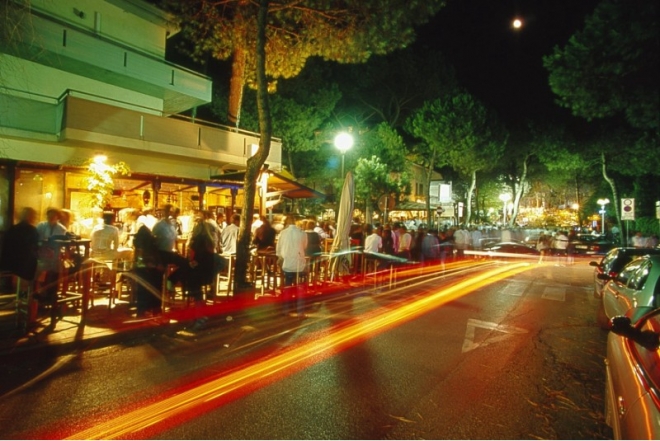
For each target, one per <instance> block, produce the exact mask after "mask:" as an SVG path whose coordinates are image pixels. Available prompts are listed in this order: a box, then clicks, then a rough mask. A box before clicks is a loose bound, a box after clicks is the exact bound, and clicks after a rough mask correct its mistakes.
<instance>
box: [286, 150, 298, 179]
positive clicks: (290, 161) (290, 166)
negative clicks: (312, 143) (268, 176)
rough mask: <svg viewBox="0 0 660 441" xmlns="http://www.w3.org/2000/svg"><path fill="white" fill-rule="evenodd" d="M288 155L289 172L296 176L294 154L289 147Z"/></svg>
mask: <svg viewBox="0 0 660 441" xmlns="http://www.w3.org/2000/svg"><path fill="white" fill-rule="evenodd" d="M286 156H287V158H288V159H289V173H291V174H292V175H293V176H295V175H296V171H295V170H294V169H293V156H292V155H291V150H289V149H287V151H286Z"/></svg>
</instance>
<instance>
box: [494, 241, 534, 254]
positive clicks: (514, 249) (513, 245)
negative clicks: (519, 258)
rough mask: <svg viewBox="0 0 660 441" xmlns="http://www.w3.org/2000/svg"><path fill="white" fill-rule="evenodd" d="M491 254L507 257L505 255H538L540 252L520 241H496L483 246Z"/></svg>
mask: <svg viewBox="0 0 660 441" xmlns="http://www.w3.org/2000/svg"><path fill="white" fill-rule="evenodd" d="M484 251H486V252H487V253H488V255H491V256H499V257H507V255H521V254H522V255H529V256H539V255H540V254H541V253H540V252H539V250H537V249H536V248H535V247H531V246H529V245H526V244H524V243H522V242H513V241H511V242H497V243H494V244H490V245H488V246H486V247H485V248H484Z"/></svg>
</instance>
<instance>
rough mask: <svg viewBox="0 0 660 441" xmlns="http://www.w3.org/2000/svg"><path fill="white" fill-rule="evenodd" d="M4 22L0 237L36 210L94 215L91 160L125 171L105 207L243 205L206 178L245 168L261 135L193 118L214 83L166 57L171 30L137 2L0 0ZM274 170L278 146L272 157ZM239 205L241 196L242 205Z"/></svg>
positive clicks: (0, 44) (233, 191)
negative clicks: (22, 213) (25, 212)
mask: <svg viewBox="0 0 660 441" xmlns="http://www.w3.org/2000/svg"><path fill="white" fill-rule="evenodd" d="M5 3H6V5H5V6H3V7H5V8H7V13H6V14H3V19H4V17H7V18H6V20H7V21H8V22H6V23H2V24H0V26H5V29H10V28H11V29H12V30H14V32H12V33H11V36H9V35H10V33H9V32H3V34H2V38H3V41H0V231H4V230H6V229H7V228H8V227H9V225H11V223H12V222H13V218H15V216H16V213H17V212H18V211H19V210H20V209H21V207H24V206H31V207H33V208H35V209H37V211H38V212H39V213H40V215H41V216H42V219H43V216H44V214H45V210H46V208H47V207H50V206H54V207H61V208H68V209H71V210H73V211H74V212H77V213H78V214H79V216H80V217H82V218H86V217H88V216H93V214H92V213H91V211H90V210H91V208H90V206H89V204H88V203H87V201H88V200H89V196H90V195H89V193H90V191H89V189H88V187H89V185H88V183H89V181H88V178H89V172H88V171H89V170H88V168H89V164H90V163H91V161H92V159H93V158H94V157H95V156H97V155H103V156H104V157H105V158H107V159H106V160H107V164H109V165H113V164H119V163H123V164H126V166H127V168H128V169H129V170H130V174H128V175H124V176H115V177H114V180H113V181H114V182H113V190H114V191H113V192H112V198H111V201H110V203H109V206H110V207H109V208H112V209H113V210H117V211H120V210H122V209H124V208H132V209H135V210H141V209H144V208H158V207H159V206H162V205H163V204H165V203H171V204H173V205H175V206H177V207H179V208H180V209H181V210H182V211H189V210H195V209H202V208H217V209H220V210H221V209H222V208H224V207H233V206H234V205H237V206H240V191H237V188H236V186H235V185H233V186H232V185H227V184H223V183H221V182H217V180H215V179H212V178H211V177H212V176H218V175H222V174H223V173H232V172H237V171H241V170H244V169H245V164H246V160H247V158H248V157H249V156H250V155H252V154H253V153H254V151H255V149H256V147H257V145H258V143H259V137H258V134H255V133H250V132H246V131H241V130H237V129H232V128H228V127H223V126H219V125H215V124H211V123H206V122H203V121H199V120H196V119H195V118H194V116H186V115H184V113H186V112H187V113H188V114H189V115H194V114H195V111H194V109H196V108H197V107H198V106H201V105H204V104H208V103H210V101H211V96H212V95H211V92H212V83H211V80H210V79H209V78H208V77H206V76H204V75H201V74H199V73H196V72H193V71H191V70H189V69H186V68H183V67H180V66H177V65H175V64H172V63H170V62H168V61H167V60H166V59H165V48H166V44H167V39H168V38H169V37H171V36H172V35H174V34H175V33H176V32H177V29H175V28H174V27H172V24H171V23H172V20H171V19H170V17H168V16H167V14H165V13H164V12H163V11H161V10H159V9H158V8H156V7H154V6H153V5H151V4H149V3H146V2H144V1H141V0H85V1H84V2H81V1H76V0H31V1H30V2H24V1H20V0H16V1H9V2H5ZM267 163H268V164H269V169H270V170H271V171H278V170H281V142H280V141H279V140H277V139H274V140H273V141H272V143H271V152H270V156H269V157H268V159H267ZM237 198H238V199H237Z"/></svg>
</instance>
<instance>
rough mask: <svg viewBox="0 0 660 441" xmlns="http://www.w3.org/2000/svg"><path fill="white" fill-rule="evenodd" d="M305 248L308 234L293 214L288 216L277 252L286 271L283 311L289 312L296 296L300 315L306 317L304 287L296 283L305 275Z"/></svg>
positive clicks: (278, 240) (278, 242) (279, 239)
mask: <svg viewBox="0 0 660 441" xmlns="http://www.w3.org/2000/svg"><path fill="white" fill-rule="evenodd" d="M305 248H307V234H306V233H305V232H304V231H303V230H302V229H300V228H299V227H298V226H297V225H296V223H295V219H294V217H293V216H287V217H286V219H285V220H284V229H283V230H282V232H281V233H280V236H279V238H278V239H277V247H276V249H275V252H276V254H277V257H279V258H280V261H281V267H282V272H283V273H284V289H283V291H282V297H283V299H282V312H283V313H284V314H289V311H290V309H291V308H292V306H293V305H292V300H291V299H292V298H293V297H294V296H295V297H296V298H297V301H296V310H297V316H298V317H304V313H305V303H304V302H305V299H304V298H303V290H304V288H303V289H301V288H302V287H300V288H297V287H295V286H294V285H296V284H298V283H299V282H300V278H301V276H303V275H304V272H305V267H306V265H307V261H306V259H305Z"/></svg>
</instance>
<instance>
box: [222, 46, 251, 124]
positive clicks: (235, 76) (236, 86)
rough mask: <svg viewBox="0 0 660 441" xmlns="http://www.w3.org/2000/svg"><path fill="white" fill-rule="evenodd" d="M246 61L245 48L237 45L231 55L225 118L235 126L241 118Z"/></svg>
mask: <svg viewBox="0 0 660 441" xmlns="http://www.w3.org/2000/svg"><path fill="white" fill-rule="evenodd" d="M246 62H247V60H246V54H245V48H243V47H242V46H240V45H238V46H237V47H236V49H235V50H234V54H233V56H232V62H231V79H230V80H229V107H228V109H227V119H228V120H229V122H230V123H232V124H233V125H234V126H236V127H237V128H238V124H239V122H240V119H241V105H242V103H243V87H244V85H245V64H246Z"/></svg>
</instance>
